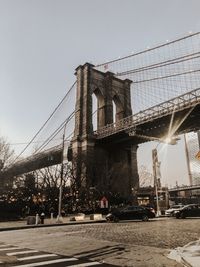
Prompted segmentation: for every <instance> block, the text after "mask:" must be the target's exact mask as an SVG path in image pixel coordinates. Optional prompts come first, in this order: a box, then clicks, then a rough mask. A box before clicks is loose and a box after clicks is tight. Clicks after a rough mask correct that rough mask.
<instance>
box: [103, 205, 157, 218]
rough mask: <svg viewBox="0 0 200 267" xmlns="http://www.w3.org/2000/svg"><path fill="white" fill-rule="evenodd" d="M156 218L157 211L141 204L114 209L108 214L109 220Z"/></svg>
mask: <svg viewBox="0 0 200 267" xmlns="http://www.w3.org/2000/svg"><path fill="white" fill-rule="evenodd" d="M149 218H155V211H154V210H153V209H152V210H151V209H147V208H143V207H141V206H129V207H126V208H123V209H121V210H118V209H117V210H114V211H112V212H111V213H109V214H108V215H107V216H106V220H107V221H113V222H118V221H119V220H135V219H136V220H142V221H148V220H149Z"/></svg>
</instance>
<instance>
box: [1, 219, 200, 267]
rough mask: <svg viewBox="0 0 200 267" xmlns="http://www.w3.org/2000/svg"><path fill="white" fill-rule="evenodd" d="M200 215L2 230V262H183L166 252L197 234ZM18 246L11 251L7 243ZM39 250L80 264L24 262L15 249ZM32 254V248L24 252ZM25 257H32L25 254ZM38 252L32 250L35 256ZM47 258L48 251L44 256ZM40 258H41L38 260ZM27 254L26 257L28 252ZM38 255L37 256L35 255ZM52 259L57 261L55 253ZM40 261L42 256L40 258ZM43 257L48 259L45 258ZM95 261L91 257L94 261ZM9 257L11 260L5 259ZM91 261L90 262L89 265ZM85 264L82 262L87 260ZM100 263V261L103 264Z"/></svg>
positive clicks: (145, 265)
mask: <svg viewBox="0 0 200 267" xmlns="http://www.w3.org/2000/svg"><path fill="white" fill-rule="evenodd" d="M199 234H200V228H199V219H185V220H177V219H175V218H159V219H154V220H150V221H149V222H141V221H131V222H119V223H100V224H92V223H91V224H87V225H67V226H62V225H60V226H56V227H51V228H35V229H27V230H15V231H7V232H1V233H0V242H1V246H2V248H1V249H0V261H1V262H2V263H1V264H0V266H23V267H26V266H27V267H29V266H30V267H31V266H95V264H96V265H98V266H107V265H105V264H113V265H116V266H134V267H158V266H160V267H161V266H162V267H164V266H166V267H170V266H176V267H178V266H181V265H180V264H179V263H176V262H175V261H172V260H170V259H168V258H167V257H166V255H167V254H168V253H169V251H170V249H173V248H176V247H178V246H183V245H185V244H187V243H189V242H190V241H194V240H197V239H199ZM8 244H9V246H11V247H12V246H16V247H18V248H17V249H16V251H15V248H13V249H12V251H9V252H8V251H7V250H5V249H3V248H6V247H7V245H8ZM24 248H26V249H27V250H29V249H30V250H37V251H39V252H38V253H39V255H43V254H44V255H45V254H49V253H50V254H56V256H50V257H56V259H58V258H59V259H63V257H68V258H76V261H77V263H75V262H73V264H72V263H71V262H70V264H69V263H68V264H67V262H66V261H65V260H64V259H63V262H62V261H61V262H60V263H59V262H58V263H56V264H57V265H52V264H53V262H52V263H51V264H50V265H48V262H47V263H46V265H45V262H44V263H43V264H42V265H36V264H33V263H31V264H33V265H30V259H29V261H28V263H29V265H28V263H27V262H26V260H25V261H24V262H23V264H22V263H21V262H20V264H19V262H18V261H19V259H17V258H16V257H18V258H19V257H22V256H23V257H25V256H26V255H25V256H24V255H20V253H19V254H16V255H12V254H9V253H14V252H17V251H19V252H20V251H23V249H24ZM26 253H28V252H26ZM27 256H30V255H28V254H27ZM33 256H34V254H33V255H32V254H31V257H33ZM40 257H41V258H42V257H45V256H40ZM40 257H39V258H38V259H40ZM25 258H26V257H25ZM32 259H34V257H33V258H32ZM51 260H53V259H52V258H51ZM37 261H38V260H37ZM44 261H45V258H44ZM91 261H92V262H91ZM5 262H10V263H9V264H6V263H5ZM86 262H87V264H89V265H87V264H86ZM83 263H84V265H78V264H83ZM99 263H100V264H99Z"/></svg>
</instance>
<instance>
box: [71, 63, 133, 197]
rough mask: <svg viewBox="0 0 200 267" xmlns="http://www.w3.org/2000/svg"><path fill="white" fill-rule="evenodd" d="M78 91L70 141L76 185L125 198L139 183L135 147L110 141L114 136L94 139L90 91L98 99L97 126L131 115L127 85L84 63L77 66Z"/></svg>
mask: <svg viewBox="0 0 200 267" xmlns="http://www.w3.org/2000/svg"><path fill="white" fill-rule="evenodd" d="M75 74H76V76H77V92H76V111H75V130H74V136H73V139H72V142H71V153H69V154H70V155H71V157H70V160H72V162H73V165H74V174H75V177H76V179H77V182H78V186H83V187H86V188H87V189H88V190H89V188H90V187H95V188H96V189H97V190H98V191H100V192H105V194H106V193H108V192H112V193H113V194H116V193H118V194H120V195H121V196H123V197H125V198H129V197H130V196H131V195H132V193H133V192H132V190H133V189H135V187H137V186H138V171H137V159H136V152H137V146H136V145H135V146H133V145H130V144H129V145H128V146H127V145H125V144H123V142H122V143H118V144H117V145H116V144H114V143H113V139H112V138H110V139H109V140H107V141H106V142H105V140H97V139H96V138H95V134H94V131H93V123H92V113H93V112H94V110H93V107H92V97H93V94H94V95H95V96H96V98H97V129H99V128H101V127H103V126H106V125H107V124H110V123H113V112H114V111H113V103H115V107H116V108H115V110H116V112H115V118H114V119H115V121H118V120H120V119H122V118H125V117H127V116H129V115H131V114H132V110H131V98H130V84H131V81H130V80H128V79H125V80H120V79H118V78H116V77H115V76H114V74H113V73H111V72H106V73H103V72H100V71H98V70H96V69H94V66H93V65H91V64H89V63H86V64H85V65H83V66H82V65H81V66H79V67H78V68H77V69H76V73H75Z"/></svg>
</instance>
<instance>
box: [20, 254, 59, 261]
mask: <svg viewBox="0 0 200 267" xmlns="http://www.w3.org/2000/svg"><path fill="white" fill-rule="evenodd" d="M56 256H58V255H57V254H42V255H35V256H29V257H23V258H18V259H17V260H18V261H26V260H33V259H40V258H47V257H56Z"/></svg>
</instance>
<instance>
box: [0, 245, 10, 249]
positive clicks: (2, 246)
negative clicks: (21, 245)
mask: <svg viewBox="0 0 200 267" xmlns="http://www.w3.org/2000/svg"><path fill="white" fill-rule="evenodd" d="M8 246H10V245H9V244H7V245H0V248H4V247H8Z"/></svg>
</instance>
